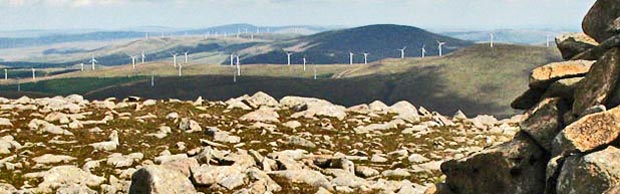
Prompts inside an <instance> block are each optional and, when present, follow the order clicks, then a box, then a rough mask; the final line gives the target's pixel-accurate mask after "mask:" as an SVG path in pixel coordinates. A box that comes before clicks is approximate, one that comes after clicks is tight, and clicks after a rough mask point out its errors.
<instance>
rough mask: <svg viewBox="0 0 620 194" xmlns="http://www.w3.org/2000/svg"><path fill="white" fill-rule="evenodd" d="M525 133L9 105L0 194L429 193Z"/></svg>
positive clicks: (405, 119) (316, 104)
mask: <svg viewBox="0 0 620 194" xmlns="http://www.w3.org/2000/svg"><path fill="white" fill-rule="evenodd" d="M516 122H518V117H515V118H513V119H510V120H502V121H498V120H496V119H495V118H493V117H491V116H478V117H475V118H467V117H466V116H465V115H464V114H462V113H460V112H459V113H457V114H456V115H455V116H454V117H451V118H449V117H445V116H442V115H439V114H437V113H433V112H429V111H428V110H425V109H424V108H422V107H420V108H416V107H414V106H413V105H411V104H409V103H408V102H399V103H396V104H394V105H392V106H387V105H385V104H383V103H382V102H378V101H377V102H373V103H371V104H369V105H359V106H354V107H349V108H346V107H343V106H338V105H334V104H332V103H330V102H327V101H324V100H320V99H313V98H302V97H284V98H282V99H280V100H279V101H278V100H276V99H274V98H272V97H270V96H269V95H267V94H265V93H262V92H259V93H257V94H254V95H252V96H242V97H239V98H236V99H230V100H228V101H226V102H213V101H204V100H202V99H197V100H196V101H179V100H174V99H170V100H144V99H140V98H137V97H135V98H128V99H113V98H111V99H107V100H104V101H88V100H84V99H83V98H82V97H81V96H79V95H71V96H67V97H54V98H40V99H31V98H28V97H22V98H19V99H0V126H1V127H0V128H1V130H0V137H1V138H0V169H1V170H0V193H196V192H202V193H212V192H219V193H260V194H263V193H423V192H424V191H425V190H426V188H427V187H429V186H431V185H433V184H435V183H438V182H442V181H443V180H444V178H445V177H443V176H442V173H441V172H440V170H439V168H440V164H441V163H442V162H443V161H447V160H450V159H453V158H462V157H465V156H468V155H470V154H471V153H473V152H477V151H480V150H482V149H484V148H486V147H489V146H493V145H498V144H501V143H502V142H506V141H509V140H510V139H511V138H512V137H513V136H514V134H515V133H516V132H517V130H518V129H517V128H516V127H515V125H516V124H515V123H516Z"/></svg>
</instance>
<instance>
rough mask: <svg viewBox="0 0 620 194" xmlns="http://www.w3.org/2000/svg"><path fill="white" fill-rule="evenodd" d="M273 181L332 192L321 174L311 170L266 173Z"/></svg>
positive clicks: (328, 183) (329, 184)
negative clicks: (283, 181)
mask: <svg viewBox="0 0 620 194" xmlns="http://www.w3.org/2000/svg"><path fill="white" fill-rule="evenodd" d="M267 174H268V175H269V176H270V177H271V178H273V179H279V180H287V181H288V182H292V183H298V184H305V185H309V186H312V187H314V188H317V189H318V188H321V187H322V188H324V189H327V190H330V191H332V190H333V188H332V186H331V183H330V182H329V181H328V180H327V178H326V177H325V176H323V174H321V173H319V172H317V171H313V170H285V171H273V172H268V173H267Z"/></svg>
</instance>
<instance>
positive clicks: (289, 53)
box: [286, 52, 293, 65]
mask: <svg viewBox="0 0 620 194" xmlns="http://www.w3.org/2000/svg"><path fill="white" fill-rule="evenodd" d="M291 55H293V52H286V59H287V65H291Z"/></svg>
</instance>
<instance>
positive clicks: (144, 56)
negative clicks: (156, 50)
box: [142, 51, 146, 64]
mask: <svg viewBox="0 0 620 194" xmlns="http://www.w3.org/2000/svg"><path fill="white" fill-rule="evenodd" d="M145 59H146V55H145V54H144V51H142V64H144V60H145Z"/></svg>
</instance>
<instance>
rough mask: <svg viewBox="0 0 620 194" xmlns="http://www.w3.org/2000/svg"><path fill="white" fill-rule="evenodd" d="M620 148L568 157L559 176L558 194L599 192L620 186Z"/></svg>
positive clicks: (610, 147) (592, 193) (608, 148)
mask: <svg viewBox="0 0 620 194" xmlns="http://www.w3.org/2000/svg"><path fill="white" fill-rule="evenodd" d="M618 158H620V149H618V148H615V147H612V146H609V147H607V148H606V149H604V150H601V151H597V152H594V153H590V154H587V155H585V156H581V155H575V156H570V157H568V158H566V161H565V162H564V165H563V167H562V170H561V172H560V176H559V177H558V184H557V193H558V194H564V193H566V194H572V193H579V194H598V193H606V192H609V191H610V190H612V189H613V188H614V187H620V168H618V167H619V166H620V160H618Z"/></svg>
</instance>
